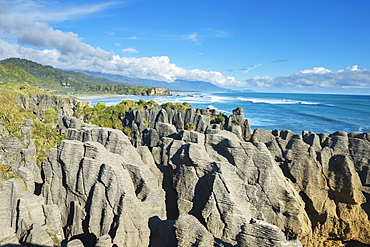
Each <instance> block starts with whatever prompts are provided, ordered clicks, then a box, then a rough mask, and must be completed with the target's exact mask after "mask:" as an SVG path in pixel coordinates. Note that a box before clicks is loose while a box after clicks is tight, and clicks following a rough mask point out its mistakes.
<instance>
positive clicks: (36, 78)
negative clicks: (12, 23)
mask: <svg viewBox="0 0 370 247" xmlns="http://www.w3.org/2000/svg"><path fill="white" fill-rule="evenodd" d="M20 82H22V83H23V82H27V83H28V84H29V85H31V86H35V87H38V88H41V89H43V90H46V91H49V92H54V93H58V94H132V95H147V94H148V92H150V91H151V90H152V89H153V88H148V87H142V86H134V85H131V84H124V83H120V82H115V81H111V80H108V79H104V78H98V77H94V76H89V75H86V74H84V73H81V72H73V71H63V70H59V69H55V68H53V67H52V66H48V65H47V66H44V65H41V64H38V63H35V62H32V61H29V60H26V59H19V58H8V59H5V60H2V61H0V83H11V84H16V83H20ZM168 92H169V90H168Z"/></svg>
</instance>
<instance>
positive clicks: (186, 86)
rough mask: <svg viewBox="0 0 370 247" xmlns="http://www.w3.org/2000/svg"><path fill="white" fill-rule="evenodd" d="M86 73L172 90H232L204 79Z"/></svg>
mask: <svg viewBox="0 0 370 247" xmlns="http://www.w3.org/2000/svg"><path fill="white" fill-rule="evenodd" d="M83 72H84V73H86V74H89V75H92V76H95V77H101V78H106V79H109V80H113V81H118V82H121V83H130V84H135V85H139V86H144V87H164V88H168V89H170V90H172V91H208V92H228V91H232V90H230V89H225V88H221V87H218V86H216V85H214V84H212V83H210V82H204V81H185V80H176V81H174V82H171V83H168V82H165V81H156V80H148V79H139V78H130V77H127V76H121V75H113V74H106V73H99V72H90V71H83Z"/></svg>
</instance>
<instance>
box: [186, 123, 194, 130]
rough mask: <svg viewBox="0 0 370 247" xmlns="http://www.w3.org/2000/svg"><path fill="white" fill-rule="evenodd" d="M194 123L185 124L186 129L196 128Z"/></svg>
mask: <svg viewBox="0 0 370 247" xmlns="http://www.w3.org/2000/svg"><path fill="white" fill-rule="evenodd" d="M194 127H195V126H194V123H188V124H186V125H185V129H186V130H194Z"/></svg>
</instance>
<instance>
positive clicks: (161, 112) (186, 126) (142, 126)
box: [122, 106, 252, 147]
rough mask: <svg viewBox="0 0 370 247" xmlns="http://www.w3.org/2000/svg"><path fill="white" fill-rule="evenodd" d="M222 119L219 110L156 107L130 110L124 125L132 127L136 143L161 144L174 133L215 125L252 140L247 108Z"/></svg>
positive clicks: (134, 142) (135, 144)
mask: <svg viewBox="0 0 370 247" xmlns="http://www.w3.org/2000/svg"><path fill="white" fill-rule="evenodd" d="M224 117H225V118H226V119H225V120H223V121H222V122H220V120H219V119H218V118H217V114H216V112H215V110H210V109H194V108H192V107H191V108H188V109H186V110H177V109H172V108H170V107H166V106H155V107H152V108H150V109H140V110H135V109H130V111H129V112H128V113H127V114H126V115H125V117H124V118H123V119H122V124H123V126H124V127H129V128H130V129H131V130H132V138H131V142H132V144H133V145H134V146H136V147H137V146H141V145H146V146H149V147H154V146H157V145H158V143H159V141H160V139H161V138H162V137H166V136H171V135H173V134H175V133H177V132H179V131H181V130H194V131H197V132H201V133H204V132H205V131H206V130H208V129H211V128H216V129H225V130H228V131H231V132H233V133H235V134H236V135H237V136H238V138H240V139H241V140H249V138H250V136H251V133H252V131H251V128H250V123H249V120H248V119H246V118H245V117H244V110H243V109H242V108H237V109H235V110H234V111H233V115H231V116H230V117H227V116H224Z"/></svg>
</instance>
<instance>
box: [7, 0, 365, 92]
mask: <svg viewBox="0 0 370 247" xmlns="http://www.w3.org/2000/svg"><path fill="white" fill-rule="evenodd" d="M368 13H370V1H368V0H361V1H359V0H355V1H349V0H346V1H343V0H336V1H333V0H326V1H316V0H313V1H297V0H290V1H288V0H282V1H275V0H269V1H267V0H261V1H248V0H244V1H232V0H229V1H226V0H212V1H211V0H197V1H194V0H187V1H182V0H176V1H175V0H147V1H144V0H128V1H121V0H115V1H101V0H89V1H87V0H80V1H79V0H74V1H61V0H49V1H46V0H12V1H11V0H0V59H4V58H7V57H22V58H27V59H31V60H34V61H37V62H40V63H43V64H50V65H52V66H54V67H57V68H61V69H71V70H73V69H79V70H81V69H83V70H91V71H99V72H107V73H112V74H121V75H126V76H130V77H139V78H146V79H155V80H165V81H168V82H172V81H174V80H176V79H184V80H200V81H208V82H211V83H214V84H216V85H219V86H223V87H229V88H234V89H236V88H238V89H251V90H255V91H272V92H276V91H283V92H287V91H294V92H338V93H367V94H370V70H369V69H370V15H369V14H368Z"/></svg>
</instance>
